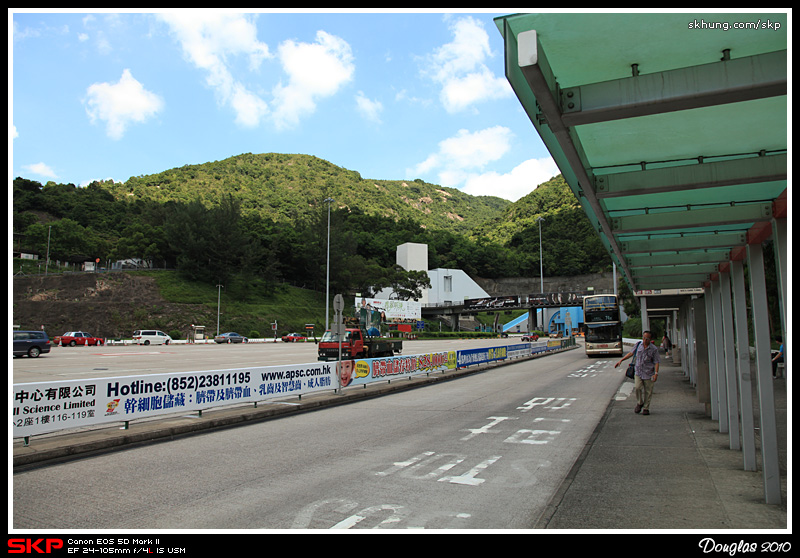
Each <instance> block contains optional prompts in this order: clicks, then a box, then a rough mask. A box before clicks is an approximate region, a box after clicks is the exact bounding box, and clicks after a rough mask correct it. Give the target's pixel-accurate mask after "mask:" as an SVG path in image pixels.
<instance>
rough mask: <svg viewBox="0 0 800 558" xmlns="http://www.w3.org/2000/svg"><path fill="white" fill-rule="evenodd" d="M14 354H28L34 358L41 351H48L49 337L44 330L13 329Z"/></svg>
mask: <svg viewBox="0 0 800 558" xmlns="http://www.w3.org/2000/svg"><path fill="white" fill-rule="evenodd" d="M12 336H13V338H14V349H13V351H14V356H22V355H28V356H29V357H31V358H36V357H38V356H39V355H40V354H42V353H49V352H50V338H49V337H47V334H46V333H45V332H44V331H15V332H13V335H12Z"/></svg>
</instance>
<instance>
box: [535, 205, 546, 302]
mask: <svg viewBox="0 0 800 558" xmlns="http://www.w3.org/2000/svg"><path fill="white" fill-rule="evenodd" d="M536 221H537V222H538V223H539V281H540V282H541V288H542V293H544V271H542V269H543V266H542V221H544V217H539V218H538V219H536Z"/></svg>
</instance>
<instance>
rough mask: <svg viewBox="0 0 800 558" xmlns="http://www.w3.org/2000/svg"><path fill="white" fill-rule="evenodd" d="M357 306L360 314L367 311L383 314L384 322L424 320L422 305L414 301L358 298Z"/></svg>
mask: <svg viewBox="0 0 800 558" xmlns="http://www.w3.org/2000/svg"><path fill="white" fill-rule="evenodd" d="M355 306H356V310H357V311H358V312H360V313H363V312H364V310H365V309H369V310H371V311H374V312H378V313H380V314H382V319H383V320H384V321H393V320H420V319H422V304H421V303H419V302H417V301H414V300H382V299H377V298H361V299H358V298H357V299H356V300H355Z"/></svg>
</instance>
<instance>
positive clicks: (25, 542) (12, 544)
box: [8, 539, 64, 554]
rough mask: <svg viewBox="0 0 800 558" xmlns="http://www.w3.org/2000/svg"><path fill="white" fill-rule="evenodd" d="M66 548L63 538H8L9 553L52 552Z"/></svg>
mask: <svg viewBox="0 0 800 558" xmlns="http://www.w3.org/2000/svg"><path fill="white" fill-rule="evenodd" d="M59 548H64V541H62V540H61V539H8V553H9V554H50V553H51V552H53V550H56V549H59Z"/></svg>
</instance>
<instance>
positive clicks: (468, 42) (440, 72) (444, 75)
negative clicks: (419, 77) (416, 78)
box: [423, 17, 512, 113]
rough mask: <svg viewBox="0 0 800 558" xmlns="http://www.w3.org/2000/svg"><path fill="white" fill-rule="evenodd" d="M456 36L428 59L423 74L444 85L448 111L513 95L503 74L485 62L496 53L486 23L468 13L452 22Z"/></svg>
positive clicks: (441, 94) (443, 97)
mask: <svg viewBox="0 0 800 558" xmlns="http://www.w3.org/2000/svg"><path fill="white" fill-rule="evenodd" d="M450 30H451V32H452V33H453V40H452V41H451V42H449V43H447V44H445V45H443V46H441V47H439V48H438V49H437V50H436V51H435V52H434V53H433V54H431V55H430V56H429V57H428V58H427V59H426V67H425V68H424V69H423V74H425V75H427V76H429V77H430V78H431V79H432V80H433V81H434V82H435V83H437V84H439V85H440V86H441V88H442V90H441V93H440V98H441V101H442V104H443V105H444V107H445V109H446V110H447V111H448V112H451V113H452V112H458V111H461V110H464V109H466V108H469V107H470V106H473V105H475V104H477V103H479V102H482V101H486V100H491V99H500V98H504V97H508V96H511V94H512V90H511V87H510V86H509V84H508V82H507V81H506V79H505V77H504V76H495V75H494V74H493V73H492V71H491V70H490V69H489V67H488V66H487V65H486V60H487V59H488V58H491V57H493V56H494V53H493V52H492V50H491V48H490V46H489V36H488V34H487V33H486V30H485V29H484V28H483V23H482V22H480V21H478V20H476V19H474V18H472V17H465V18H460V19H456V20H454V21H453V22H452V23H451V25H450Z"/></svg>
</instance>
